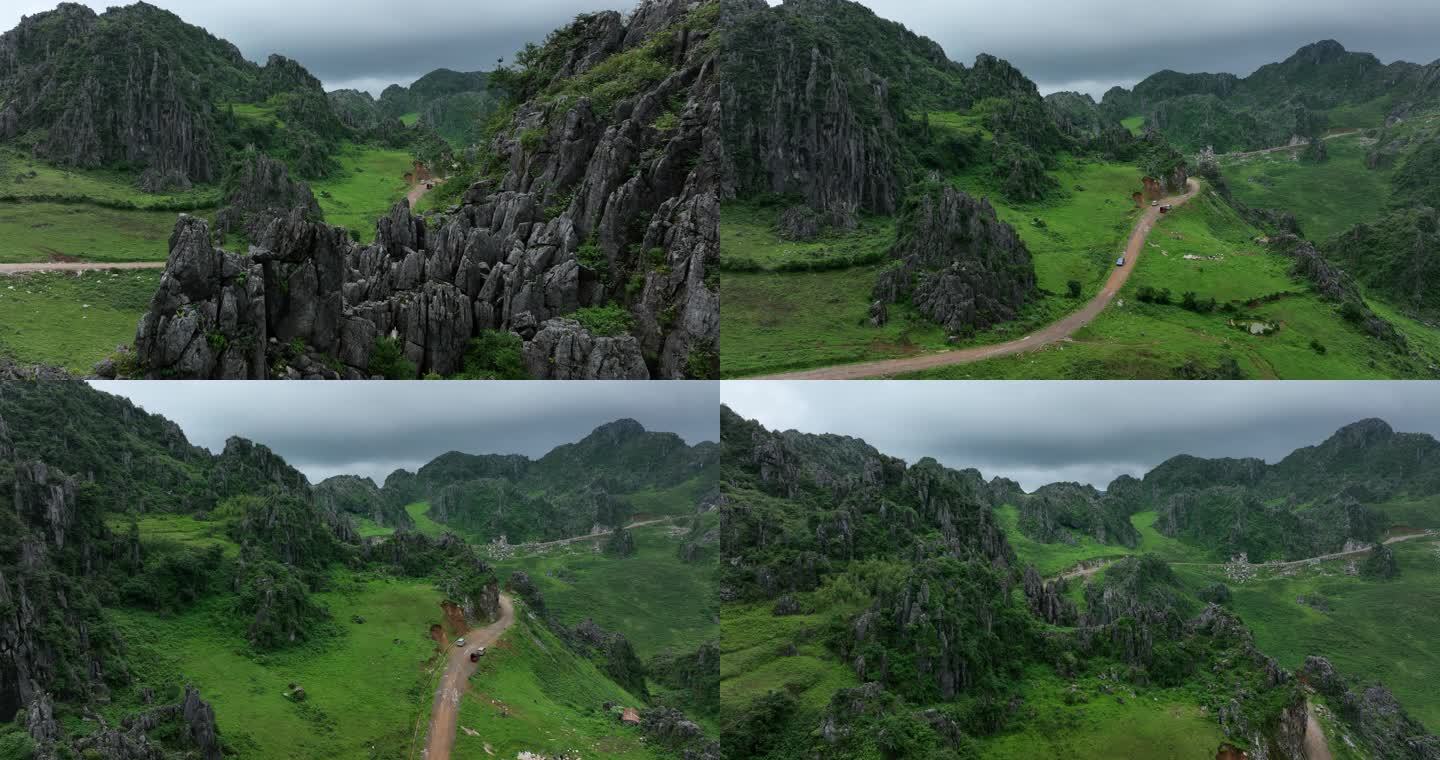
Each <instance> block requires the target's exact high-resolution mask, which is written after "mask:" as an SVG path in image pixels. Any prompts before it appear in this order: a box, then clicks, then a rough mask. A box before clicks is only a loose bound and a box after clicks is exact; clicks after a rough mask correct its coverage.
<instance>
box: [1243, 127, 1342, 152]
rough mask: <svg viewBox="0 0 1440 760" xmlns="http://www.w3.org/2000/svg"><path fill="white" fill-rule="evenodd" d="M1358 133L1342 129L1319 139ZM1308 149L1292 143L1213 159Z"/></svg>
mask: <svg viewBox="0 0 1440 760" xmlns="http://www.w3.org/2000/svg"><path fill="white" fill-rule="evenodd" d="M1359 131H1360V130H1358V129H1342V130H1339V131H1336V132H1331V133H1330V134H1328V135H1325V136H1323V137H1321V138H1320V139H1321V140H1334V139H1335V138H1337V137H1349V136H1350V135H1353V134H1356V133H1358V132H1359ZM1308 147H1310V143H1308V142H1302V143H1294V144H1292V145H1277V146H1275V147H1273V148H1261V149H1260V150H1246V151H1240V152H1238V153H1219V154H1216V156H1215V157H1216V158H1250V157H1251V156H1263V155H1265V154H1267V153H1279V152H1280V151H1282V150H1304V149H1305V148H1308Z"/></svg>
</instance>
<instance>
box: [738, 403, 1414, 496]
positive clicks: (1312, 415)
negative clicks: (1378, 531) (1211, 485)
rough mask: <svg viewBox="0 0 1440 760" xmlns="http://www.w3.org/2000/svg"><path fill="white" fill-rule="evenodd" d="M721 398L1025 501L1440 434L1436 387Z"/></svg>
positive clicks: (770, 422)
mask: <svg viewBox="0 0 1440 760" xmlns="http://www.w3.org/2000/svg"><path fill="white" fill-rule="evenodd" d="M720 395H721V398H723V399H724V402H725V403H726V404H729V405H730V407H731V409H733V410H734V411H735V412H736V413H738V414H740V415H741V416H743V417H747V418H749V419H755V420H759V421H760V422H761V423H762V424H764V425H765V426H766V427H768V428H770V429H772V430H791V429H794V430H800V431H802V432H807V433H836V434H840V435H849V436H854V437H856V438H863V439H865V440H866V441H867V442H869V443H870V444H871V445H872V446H874V447H875V448H877V449H879V450H880V451H881V452H883V453H886V454H890V455H892V456H897V457H900V458H902V459H905V460H906V461H907V462H910V463H914V462H916V461H917V460H919V459H921V458H923V457H926V456H931V457H934V458H935V459H937V460H939V461H940V462H942V463H944V464H946V465H948V466H950V467H954V468H957V469H961V468H967V467H974V468H976V469H978V470H980V471H981V472H982V473H984V474H985V477H986V478H992V477H994V476H996V475H1000V476H1004V477H1008V478H1013V479H1015V480H1017V481H1019V482H1020V484H1021V486H1023V487H1024V488H1025V489H1026V490H1027V491H1032V490H1034V489H1035V488H1037V487H1039V486H1042V485H1045V484H1046V483H1053V482H1059V481H1077V482H1081V483H1090V484H1092V485H1094V486H1095V487H1096V488H1101V489H1103V488H1105V487H1106V486H1107V485H1109V483H1110V481H1112V480H1114V479H1115V477H1116V476H1118V475H1120V474H1122V473H1129V474H1131V475H1134V476H1136V477H1140V476H1143V475H1144V474H1145V473H1146V472H1147V471H1148V470H1149V469H1151V468H1153V467H1154V466H1155V465H1157V464H1159V463H1161V462H1163V461H1165V460H1166V459H1169V458H1170V457H1172V456H1175V455H1177V454H1193V455H1196V456H1203V457H1222V456H1232V457H1260V458H1262V459H1265V460H1267V461H1270V462H1275V461H1277V460H1279V459H1281V458H1283V457H1284V456H1285V455H1286V454H1289V453H1290V452H1291V451H1293V450H1295V449H1297V448H1300V447H1302V446H1310V445H1314V444H1318V443H1320V442H1322V441H1323V440H1325V439H1326V438H1328V437H1329V436H1330V434H1331V433H1333V432H1335V431H1336V430H1338V429H1339V428H1341V427H1343V426H1345V425H1348V424H1350V423H1352V422H1356V421H1358V420H1361V419H1365V418H1369V417H1379V418H1380V419H1383V420H1385V421H1386V422H1389V423H1390V425H1391V426H1392V427H1394V428H1395V429H1396V430H1398V431H1401V432H1416V433H1429V434H1431V435H1434V436H1437V437H1440V383H1404V382H1397V383H1367V382H1325V383H1321V382H1289V383H1259V382H1239V383H1223V382H1196V383H1180V382H1174V383H1168V382H1131V383H1122V382H1108V383H1087V382H1074V381H1060V382H1015V381H1011V382H950V383H946V382H909V383H905V382H887V383H858V382H857V383H824V382H808V383H806V382H787V383H780V382H773V381H770V382H755V381H751V382H726V383H724V384H723V386H722V387H721V392H720Z"/></svg>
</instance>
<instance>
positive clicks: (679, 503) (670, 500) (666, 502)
mask: <svg viewBox="0 0 1440 760" xmlns="http://www.w3.org/2000/svg"><path fill="white" fill-rule="evenodd" d="M708 487H709V485H707V483H706V481H705V480H704V479H702V478H698V477H697V478H691V479H690V480H687V481H685V482H684V483H681V484H680V485H678V486H675V487H673V488H667V489H665V490H662V491H656V490H653V489H651V490H645V491H637V492H635V493H632V494H630V495H629V496H626V497H625V498H626V499H628V500H629V501H630V505H631V506H632V507H633V508H634V510H635V515H636V516H637V517H642V518H643V517H653V516H660V515H669V516H681V517H683V516H685V515H691V514H694V513H695V503H696V502H697V501H699V500H700V497H701V496H702V495H704V491H705V489H706V488H708Z"/></svg>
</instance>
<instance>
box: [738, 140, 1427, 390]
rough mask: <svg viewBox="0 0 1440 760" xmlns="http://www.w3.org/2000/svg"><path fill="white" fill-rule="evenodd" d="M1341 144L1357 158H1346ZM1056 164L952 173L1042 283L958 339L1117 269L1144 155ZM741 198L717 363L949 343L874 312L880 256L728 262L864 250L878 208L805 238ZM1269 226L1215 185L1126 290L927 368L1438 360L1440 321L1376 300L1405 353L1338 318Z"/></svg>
mask: <svg viewBox="0 0 1440 760" xmlns="http://www.w3.org/2000/svg"><path fill="white" fill-rule="evenodd" d="M1352 158H1353V157H1352ZM1342 160H1349V159H1340V158H1337V159H1335V161H1336V162H1340V161H1342ZM1055 176H1056V177H1057V178H1059V179H1060V181H1061V186H1062V187H1063V188H1065V189H1066V192H1065V193H1063V195H1062V196H1061V197H1059V198H1057V199H1055V200H1051V201H1046V202H1042V203H1037V204H1027V205H1017V204H1009V203H1006V202H1004V201H1003V200H999V199H998V198H997V194H996V193H994V188H993V186H992V184H993V183H992V181H990V180H989V178H988V176H983V175H962V176H959V177H956V178H954V180H953V181H954V182H955V183H956V184H957V185H959V186H961V187H962V188H963V189H965V190H966V191H967V192H970V193H972V194H976V195H984V196H986V197H987V198H988V199H989V200H990V202H991V203H992V204H993V205H994V206H995V208H996V210H997V212H998V214H999V215H1000V217H1001V218H1002V219H1003V220H1005V221H1006V222H1008V223H1010V224H1011V225H1013V226H1015V228H1016V229H1017V231H1018V232H1019V233H1020V236H1021V238H1022V239H1023V240H1024V241H1025V243H1026V245H1027V246H1028V247H1029V248H1030V250H1031V252H1032V254H1033V255H1034V259H1035V269H1036V273H1037V277H1038V278H1039V283H1040V286H1041V287H1042V288H1043V289H1044V290H1045V291H1047V293H1046V295H1045V297H1044V298H1043V299H1042V300H1041V301H1039V302H1038V303H1035V304H1032V305H1031V306H1029V307H1027V309H1026V310H1025V312H1024V313H1023V314H1022V316H1021V318H1020V319H1019V320H1017V321H1015V322H1012V323H1008V324H1005V325H1001V326H999V327H997V328H995V329H992V330H990V331H987V332H985V333H982V334H981V335H979V336H978V337H976V338H975V339H973V340H969V341H963V342H960V343H958V344H955V345H956V347H964V346H971V345H986V344H992V343H998V342H1004V341H1007V340H1013V339H1018V338H1022V337H1024V336H1025V335H1027V334H1029V333H1030V332H1031V331H1033V330H1034V329H1036V328H1038V327H1040V326H1043V325H1045V324H1048V323H1050V322H1052V321H1054V320H1056V319H1059V318H1060V317H1062V316H1064V315H1065V314H1068V313H1070V312H1072V311H1074V310H1076V309H1078V308H1080V306H1081V305H1082V304H1083V301H1084V300H1085V299H1088V298H1090V297H1093V296H1094V295H1095V293H1097V292H1098V291H1099V289H1100V287H1101V286H1102V285H1103V284H1104V282H1105V279H1106V278H1107V277H1108V276H1109V274H1110V272H1111V271H1112V270H1113V267H1114V261H1115V258H1116V256H1117V255H1118V253H1119V252H1121V251H1122V250H1123V248H1124V245H1125V241H1126V240H1127V239H1128V236H1129V233H1130V230H1131V227H1132V226H1133V224H1134V220H1135V218H1136V214H1137V211H1136V209H1135V208H1134V204H1133V203H1132V202H1131V200H1130V197H1129V196H1130V193H1132V192H1134V190H1136V189H1138V184H1136V183H1137V179H1138V176H1139V170H1138V169H1137V168H1136V167H1133V166H1127V165H1121V164H1105V163H1098V162H1080V161H1074V162H1068V163H1066V164H1065V165H1064V167H1063V168H1062V169H1061V170H1060V171H1059V172H1057V173H1056V175H1055ZM1235 184H1239V183H1238V182H1232V185H1235ZM1080 188H1083V189H1080ZM731 209H732V206H727V207H726V209H725V210H724V211H722V221H721V228H722V245H724V244H725V243H724V241H729V245H730V246H732V247H722V253H721V257H722V262H727V261H729V260H730V259H729V258H728V257H731V256H732V255H734V256H736V257H738V258H739V260H740V261H741V262H742V263H740V264H736V265H734V266H733V267H732V268H731V269H727V270H726V271H725V273H724V275H723V278H722V279H723V280H724V287H725V289H726V306H725V319H724V320H723V321H722V324H721V341H722V348H721V366H722V369H723V371H724V373H725V375H726V376H727V377H742V376H745V375H753V374H763V373H766V372H778V371H785V370H797V369H806V368H811V367H817V366H828V365H832V364H842V363H850V362H858V361H868V360H875V359H885V358H896V357H902V356H909V355H915V354H921V353H928V352H934V351H941V350H944V349H945V348H947V341H946V336H945V335H944V334H943V332H942V331H941V330H940V328H938V327H936V326H935V325H933V324H931V323H929V322H927V321H925V320H922V319H919V318H918V317H916V316H915V315H914V314H912V313H911V311H910V309H909V308H908V307H907V306H904V305H902V306H899V307H897V308H894V309H892V311H891V321H890V323H889V324H888V325H886V326H885V327H883V328H879V329H876V328H872V327H869V326H868V325H867V324H865V317H866V314H867V310H868V308H869V304H870V295H871V289H872V287H873V285H874V281H875V274H876V273H877V271H878V268H879V266H880V265H878V264H870V265H862V266H855V267H848V268H840V269H832V270H826V271H813V272H812V271H733V269H734V268H736V267H738V268H741V269H753V268H754V267H753V266H752V265H753V263H754V262H757V261H771V262H774V261H782V262H783V261H787V260H792V259H794V258H795V257H797V256H818V257H819V258H821V259H822V260H823V259H824V257H825V256H839V257H842V258H843V257H847V256H851V255H854V252H857V251H859V252H863V253H864V254H865V255H872V253H873V251H876V250H879V249H880V248H882V247H883V245H884V238H885V236H886V235H887V232H886V230H887V229H888V227H887V226H886V224H885V223H884V222H883V221H881V220H874V221H870V222H867V223H866V224H865V225H863V226H862V227H861V229H860V230H859V231H858V232H856V233H854V235H853V236H836V235H834V234H832V237H830V238H827V239H822V241H821V242H820V243H817V244H811V245H810V247H809V249H807V248H805V247H797V246H795V245H794V244H791V243H787V242H786V241H783V240H781V239H780V238H779V237H778V236H776V234H775V233H774V231H773V227H774V219H775V215H776V214H778V210H772V211H770V212H769V215H768V216H767V215H766V214H765V213H763V212H762V210H761V209H760V208H759V207H756V206H754V205H753V204H752V205H748V206H741V207H739V211H738V213H734V214H733V215H732V213H730V212H731ZM1316 213H1320V212H1319V211H1316ZM1261 235H1262V232H1261V231H1260V230H1258V229H1256V228H1255V227H1253V226H1251V225H1250V224H1249V223H1247V222H1246V221H1245V220H1243V219H1241V218H1240V217H1239V215H1238V214H1237V213H1236V212H1235V210H1234V209H1233V208H1231V207H1230V205H1229V204H1227V203H1226V202H1225V201H1224V200H1222V199H1220V198H1219V197H1217V196H1215V195H1214V194H1211V193H1204V194H1202V195H1201V196H1199V197H1197V198H1196V199H1194V200H1193V201H1191V202H1190V203H1189V204H1187V205H1186V206H1184V207H1181V208H1179V209H1177V210H1176V212H1175V213H1174V214H1172V215H1169V216H1167V217H1166V218H1164V219H1163V220H1162V221H1161V222H1160V224H1159V225H1158V226H1157V227H1156V229H1155V231H1154V232H1152V233H1151V235H1150V239H1149V241H1148V244H1147V247H1146V249H1145V252H1144V254H1143V256H1142V257H1141V259H1140V263H1139V265H1138V267H1137V268H1136V270H1135V273H1134V274H1133V275H1132V276H1131V278H1130V280H1129V282H1127V284H1126V286H1125V289H1124V290H1123V291H1122V292H1121V296H1120V299H1119V300H1117V301H1116V302H1115V303H1114V304H1112V306H1111V307H1110V308H1109V309H1107V310H1106V311H1105V312H1103V313H1102V314H1101V315H1100V316H1099V317H1097V318H1096V319H1095V320H1094V321H1093V322H1092V323H1091V324H1090V325H1088V326H1086V327H1085V328H1083V329H1082V330H1080V331H1079V332H1078V333H1077V334H1076V335H1075V336H1074V339H1073V340H1072V341H1068V342H1064V343H1061V344H1059V345H1056V346H1053V347H1050V348H1047V349H1044V350H1041V351H1038V352H1035V353H1029V354H1022V355H1019V356H1012V357H1006V358H1000V359H993V360H988V361H985V362H980V363H975V364H966V365H958V366H953V367H944V368H940V369H937V370H933V371H929V372H926V373H922V374H920V375H917V376H916V377H922V378H927V379H967V378H995V379H1008V378H1015V379H1022V378H1033V379H1056V378H1060V379H1064V378H1073V379H1086V378H1117V379H1120V378H1136V379H1168V378H1174V377H1177V376H1178V371H1179V369H1180V368H1181V367H1182V366H1184V365H1186V364H1187V363H1192V364H1194V365H1197V366H1200V367H1203V368H1204V369H1205V370H1207V371H1214V370H1215V369H1216V368H1218V367H1219V366H1220V365H1221V362H1222V361H1224V360H1226V359H1227V358H1229V359H1233V360H1234V361H1235V362H1236V363H1237V364H1238V366H1239V368H1240V370H1241V372H1242V373H1243V375H1244V376H1245V377H1247V378H1253V379H1312V378H1314V379H1321V378H1348V379H1366V378H1393V377H1427V376H1429V372H1430V370H1429V369H1428V367H1429V366H1431V365H1436V364H1440V332H1437V331H1436V330H1435V329H1433V328H1431V327H1428V326H1426V325H1424V324H1421V323H1419V322H1416V321H1414V320H1411V319H1408V318H1406V317H1404V316H1402V315H1398V314H1394V313H1393V310H1390V309H1388V308H1387V307H1386V306H1385V305H1384V304H1382V303H1374V302H1372V303H1371V307H1372V308H1373V309H1375V311H1376V312H1377V313H1379V314H1380V315H1381V316H1383V317H1385V318H1387V319H1389V320H1390V321H1391V322H1392V323H1394V324H1395V325H1396V327H1397V328H1398V329H1400V330H1401V331H1402V332H1403V333H1404V334H1405V335H1406V337H1407V338H1408V339H1409V341H1410V345H1411V348H1412V351H1411V353H1410V354H1409V355H1406V354H1403V353H1398V352H1396V351H1395V350H1393V349H1392V348H1391V347H1390V346H1388V345H1387V344H1384V343H1382V342H1380V341H1378V340H1375V339H1373V338H1371V337H1369V336H1368V335H1367V334H1365V333H1364V332H1362V331H1361V330H1360V329H1359V328H1358V327H1356V326H1354V325H1352V324H1350V323H1348V322H1346V321H1345V320H1344V319H1342V318H1341V317H1340V315H1339V313H1338V310H1337V309H1336V308H1335V307H1334V306H1333V305H1331V304H1329V303H1326V302H1324V301H1321V300H1320V299H1319V298H1318V297H1317V296H1316V295H1314V294H1313V293H1312V292H1311V291H1310V289H1309V286H1308V284H1307V283H1305V282H1302V281H1300V280H1297V279H1295V278H1292V277H1290V275H1289V269H1290V266H1291V260H1290V259H1289V258H1288V257H1285V256H1283V255H1280V254H1277V253H1273V252H1271V251H1269V250H1268V249H1267V248H1266V247H1265V246H1263V245H1262V244H1261V243H1259V242H1257V239H1258V238H1260V237H1261ZM807 250H808V251H809V252H807ZM732 251H733V253H732ZM816 251H818V253H815V252H816ZM837 252H838V253H837ZM1071 280H1074V281H1076V282H1078V283H1080V286H1081V297H1080V298H1071V297H1070V296H1069V295H1068V293H1066V290H1067V285H1068V283H1069V281H1071ZM1142 288H1151V289H1155V290H1162V289H1168V290H1169V291H1170V293H1171V298H1172V303H1171V304H1169V305H1158V304H1152V303H1141V302H1140V300H1139V299H1138V297H1137V296H1138V295H1139V293H1140V291H1141V289H1142ZM1186 292H1193V293H1195V294H1196V295H1197V297H1198V299H1199V300H1201V301H1206V300H1208V299H1211V298H1213V299H1215V301H1216V303H1217V306H1219V307H1226V308H1222V309H1219V310H1217V311H1214V312H1210V313H1196V312H1194V311H1189V310H1186V309H1184V308H1181V306H1180V304H1179V302H1180V301H1181V298H1182V296H1183V294H1184V293H1186ZM1252 323H1265V324H1270V325H1278V326H1279V330H1278V331H1273V332H1271V333H1269V334H1266V335H1252V334H1251V333H1250V332H1249V330H1248V329H1247V328H1248V326H1249V325H1250V324H1252Z"/></svg>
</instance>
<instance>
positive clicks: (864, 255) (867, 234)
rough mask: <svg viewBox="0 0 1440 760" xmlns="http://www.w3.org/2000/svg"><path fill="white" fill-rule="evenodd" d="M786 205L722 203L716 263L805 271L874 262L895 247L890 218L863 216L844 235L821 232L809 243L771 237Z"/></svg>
mask: <svg viewBox="0 0 1440 760" xmlns="http://www.w3.org/2000/svg"><path fill="white" fill-rule="evenodd" d="M786 208H787V204H786V203H784V202H783V201H780V200H773V201H753V202H750V201H745V202H733V203H727V204H725V207H724V208H722V209H721V211H720V218H721V220H722V222H721V224H720V251H721V254H720V265H721V267H723V268H724V269H726V270H730V271H738V272H756V271H768V272H776V271H788V272H805V271H818V270H826V269H844V268H846V267H851V266H860V265H867V264H878V263H881V262H883V261H884V260H885V258H886V256H887V255H888V254H889V252H890V248H891V246H893V245H894V244H895V220H894V219H891V218H889V217H874V216H869V215H865V216H862V217H861V218H860V227H859V229H857V230H854V231H849V232H838V231H834V230H830V231H827V232H826V233H825V234H823V235H822V236H821V237H820V239H818V240H814V241H806V242H799V241H791V240H784V239H782V238H780V237H779V236H778V235H776V233H775V228H776V225H777V223H778V221H779V218H780V215H781V213H783V212H784V211H785V209H786Z"/></svg>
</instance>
